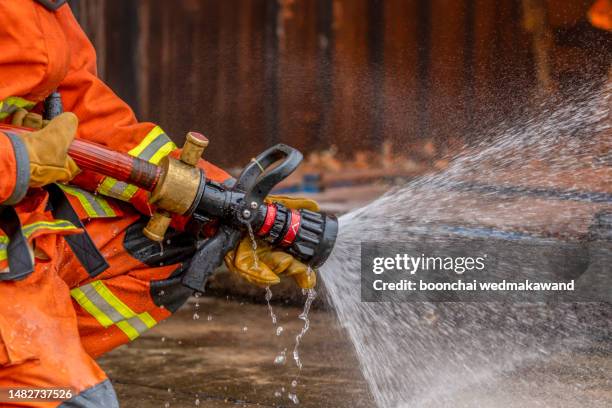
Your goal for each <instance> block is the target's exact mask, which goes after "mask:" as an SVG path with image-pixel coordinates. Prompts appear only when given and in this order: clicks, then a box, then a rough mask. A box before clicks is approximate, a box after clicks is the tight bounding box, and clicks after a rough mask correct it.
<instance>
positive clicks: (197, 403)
mask: <svg viewBox="0 0 612 408" xmlns="http://www.w3.org/2000/svg"><path fill="white" fill-rule="evenodd" d="M194 404H195V405H196V406H199V405H200V400H199V399H198V398H196V400H195V403H194Z"/></svg>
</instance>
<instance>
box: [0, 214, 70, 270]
mask: <svg viewBox="0 0 612 408" xmlns="http://www.w3.org/2000/svg"><path fill="white" fill-rule="evenodd" d="M41 229H47V230H53V231H68V230H73V229H77V227H76V226H75V225H74V224H73V223H71V222H70V221H66V220H55V221H37V222H34V223H32V224H28V225H25V226H24V227H22V229H21V231H22V232H23V235H24V236H25V237H26V238H30V237H31V236H32V235H33V234H34V233H35V232H37V231H38V230H41ZM9 242H10V241H9V238H8V237H7V236H6V235H2V236H0V261H4V260H5V259H6V258H7V252H6V250H7V248H8V244H9Z"/></svg>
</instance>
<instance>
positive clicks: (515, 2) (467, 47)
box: [71, 0, 586, 165]
mask: <svg viewBox="0 0 612 408" xmlns="http://www.w3.org/2000/svg"><path fill="white" fill-rule="evenodd" d="M542 1H543V0H542ZM92 3H95V5H93V4H92ZM71 4H72V6H73V7H74V8H75V12H76V14H77V15H78V18H79V20H80V21H81V23H82V24H83V26H84V28H85V30H86V32H88V33H89V34H90V35H91V36H92V40H93V42H94V45H96V47H97V48H98V53H99V57H100V58H99V67H100V72H101V74H102V75H103V77H104V78H105V79H106V80H107V81H108V82H109V84H110V85H111V87H112V88H113V89H115V91H116V92H117V93H118V94H119V95H121V96H122V97H123V98H125V99H126V100H127V101H128V102H129V103H130V104H131V105H132V106H133V107H134V109H135V110H136V111H137V114H138V116H139V117H140V118H141V119H143V120H150V121H154V122H157V123H159V124H160V125H161V126H162V127H164V128H165V129H166V130H167V131H168V132H169V133H170V134H171V135H173V137H174V138H176V139H177V141H178V140H180V139H181V138H182V137H183V135H184V133H185V132H186V131H187V130H189V129H194V130H200V131H202V132H204V133H205V134H207V135H208V136H209V138H210V139H211V141H212V143H211V147H210V149H209V152H208V157H209V158H210V159H211V160H213V161H215V162H217V163H219V164H221V165H239V164H241V163H244V162H245V161H246V160H248V159H249V158H251V157H253V156H254V155H255V154H257V153H258V152H259V151H261V150H263V149H264V148H265V147H266V146H268V145H270V144H272V143H275V142H287V143H290V144H291V145H294V146H295V147H298V148H300V149H303V150H305V151H310V150H312V149H321V148H326V147H329V146H330V145H332V144H333V145H336V146H337V147H338V148H339V151H340V153H341V154H347V155H349V154H352V153H353V152H355V151H356V150H360V149H376V148H379V147H380V146H381V144H382V141H383V140H389V141H391V142H393V144H394V146H395V148H396V149H410V148H411V147H412V146H414V145H415V144H418V143H422V141H423V140H430V139H431V140H433V141H435V142H436V143H437V144H439V145H444V144H446V143H450V142H452V141H455V140H458V141H465V140H468V141H469V140H470V139H472V138H474V137H476V136H477V134H478V130H479V129H480V124H481V123H483V122H495V121H498V120H501V118H508V117H512V115H513V114H514V113H516V112H518V108H519V107H520V106H522V105H524V103H525V101H528V100H529V98H530V97H531V95H532V94H533V91H534V89H535V88H536V87H537V86H536V85H537V84H536V82H537V78H536V69H535V67H534V58H533V52H532V48H531V38H530V34H529V33H528V31H527V30H525V28H524V27H523V12H522V9H521V1H520V0H496V1H489V0H430V1H419V0H224V1H217V0H175V1H171V2H168V1H156V0H97V1H96V2H87V1H85V0H73V1H71ZM585 4H586V3H585ZM575 8H576V11H572V10H573V9H572V10H570V11H568V13H570V14H571V15H570V16H569V17H568V18H570V19H571V18H573V19H576V16H581V14H580V13H583V12H584V9H585V5H582V6H580V7H575ZM554 16H555V18H557V19H558V18H559V13H556V14H555V15H554ZM580 18H581V17H580ZM566 20H567V19H566ZM101 22H103V23H101Z"/></svg>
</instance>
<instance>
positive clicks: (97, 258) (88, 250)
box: [45, 184, 109, 278]
mask: <svg viewBox="0 0 612 408" xmlns="http://www.w3.org/2000/svg"><path fill="white" fill-rule="evenodd" d="M45 189H46V190H47V192H48V193H49V204H50V205H51V213H52V214H53V217H54V218H57V219H62V220H67V221H70V222H71V223H73V224H74V225H75V226H77V227H79V228H83V230H84V231H85V227H84V226H83V223H82V222H81V220H80V219H79V216H78V214H77V213H76V211H74V208H72V206H71V205H70V201H68V198H66V195H65V194H64V192H63V191H62V189H61V188H59V187H58V186H56V185H55V184H49V185H48V186H46V187H45ZM64 239H65V240H66V242H67V243H68V246H70V249H72V252H73V253H74V255H75V256H76V257H77V259H78V260H79V262H81V265H83V267H84V268H85V270H86V271H87V273H88V274H89V276H91V277H92V278H93V277H94V276H97V275H99V274H101V273H102V272H104V271H105V270H106V269H108V266H109V265H108V262H106V259H104V257H103V256H102V254H101V253H100V251H99V250H98V248H97V247H96V245H95V244H94V243H93V241H92V239H91V237H90V236H89V234H88V233H87V231H85V232H83V233H82V234H74V235H66V236H65V237H64Z"/></svg>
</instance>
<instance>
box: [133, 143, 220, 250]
mask: <svg viewBox="0 0 612 408" xmlns="http://www.w3.org/2000/svg"><path fill="white" fill-rule="evenodd" d="M207 146H208V139H207V138H206V137H205V136H204V135H202V134H200V133H196V132H189V133H187V136H186V137H185V144H184V145H183V151H182V152H181V159H180V160H176V159H173V158H171V157H169V156H166V157H164V158H163V159H162V161H161V162H160V164H159V165H160V167H161V168H162V176H161V178H160V180H159V182H158V183H157V185H156V186H155V190H153V193H152V194H151V198H150V200H149V201H150V202H151V203H152V204H155V205H156V206H157V208H159V210H158V211H156V212H155V214H153V216H152V217H151V219H150V220H149V223H148V224H147V226H146V227H145V228H144V230H143V233H144V235H145V236H146V237H147V238H149V239H151V240H153V241H157V242H161V241H162V240H163V239H164V235H166V230H167V229H168V226H169V225H170V221H171V219H172V215H171V214H185V213H187V212H188V211H189V209H190V208H191V206H192V204H193V202H194V200H195V199H196V196H197V192H198V188H199V186H200V181H201V179H202V178H203V176H202V175H201V171H200V170H199V169H198V168H197V165H198V160H200V157H201V156H202V153H203V152H204V149H206V147H207Z"/></svg>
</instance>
